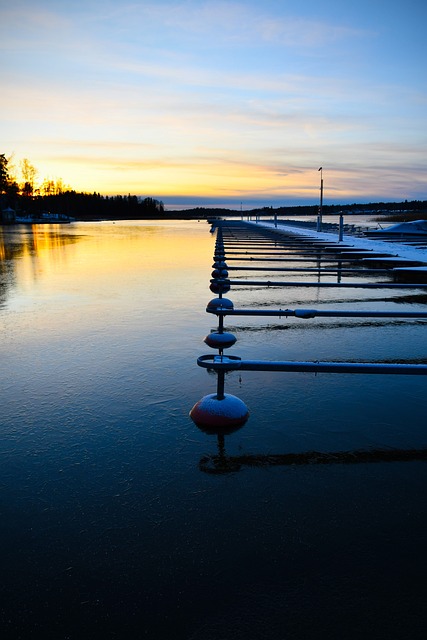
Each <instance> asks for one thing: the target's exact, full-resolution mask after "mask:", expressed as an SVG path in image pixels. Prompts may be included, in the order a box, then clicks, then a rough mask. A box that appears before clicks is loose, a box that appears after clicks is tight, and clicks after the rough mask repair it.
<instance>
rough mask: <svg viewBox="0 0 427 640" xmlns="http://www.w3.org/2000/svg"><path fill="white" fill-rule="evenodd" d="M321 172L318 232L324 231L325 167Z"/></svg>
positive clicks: (320, 169)
mask: <svg viewBox="0 0 427 640" xmlns="http://www.w3.org/2000/svg"><path fill="white" fill-rule="evenodd" d="M318 171H320V205H319V212H318V214H317V231H321V230H322V208H323V167H319V169H318Z"/></svg>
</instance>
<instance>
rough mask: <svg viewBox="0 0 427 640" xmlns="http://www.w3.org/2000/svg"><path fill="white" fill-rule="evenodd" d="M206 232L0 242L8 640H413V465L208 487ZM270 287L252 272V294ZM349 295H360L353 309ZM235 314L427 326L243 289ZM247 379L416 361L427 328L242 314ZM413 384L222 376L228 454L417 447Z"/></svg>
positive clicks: (154, 226) (295, 469) (169, 229)
mask: <svg viewBox="0 0 427 640" xmlns="http://www.w3.org/2000/svg"><path fill="white" fill-rule="evenodd" d="M213 251H214V237H213V236H212V235H211V234H210V233H209V226H208V225H207V224H206V223H205V222H200V223H197V222H165V223H159V224H158V223H126V222H120V223H116V224H111V223H97V224H95V223H94V224H88V223H86V224H73V225H69V226H63V227H59V226H35V227H33V228H30V227H3V229H2V230H1V231H0V256H1V262H0V269H1V271H0V321H1V328H2V340H1V361H2V366H1V368H0V371H1V373H0V376H1V377H0V384H1V387H0V388H1V399H2V400H1V407H2V408H1V418H0V421H1V439H0V455H1V465H0V487H1V494H0V496H1V512H2V517H1V524H0V527H1V533H0V540H1V549H2V580H1V590H2V596H1V601H0V611H1V628H0V630H1V634H0V637H1V638H13V639H15V638H23V639H26V638H45V639H48V638H55V639H62V638H64V639H65V638H72V639H76V640H80V639H86V638H88V639H90V638H98V637H99V638H120V639H127V638H131V639H133V638H150V639H151V638H152V639H156V640H157V639H158V640H163V639H169V638H175V639H177V640H196V639H197V640H198V639H203V640H229V639H230V640H234V639H236V640H240V639H248V638H249V639H252V638H254V639H257V640H258V639H262V640H264V639H266V640H273V639H274V640H276V639H282V638H298V639H299V638H302V639H305V638H309V639H311V638H333V639H337V640H338V639H340V640H341V639H351V640H352V639H359V638H375V639H377V638H381V639H382V638H384V639H387V640H389V639H393V640H394V639H396V640H397V639H401V638H405V639H406V638H416V639H417V638H421V637H422V638H424V637H425V625H426V623H427V615H426V613H425V599H426V596H427V589H426V586H425V571H426V568H427V567H426V551H425V531H426V527H427V514H426V500H425V494H426V487H427V483H426V481H427V473H426V466H425V463H423V462H417V461H411V462H398V463H397V462H394V463H374V464H354V465H343V464H342V465H340V464H337V465H332V464H331V465H302V466H279V467H269V466H265V467H262V468H250V467H247V466H244V465H242V467H241V470H240V471H239V472H237V471H236V472H234V473H226V474H209V473H206V472H205V470H204V467H203V465H201V466H200V465H199V463H200V461H203V460H204V459H206V457H207V456H213V455H215V454H216V453H217V452H218V449H217V441H216V438H215V436H208V435H206V434H204V433H202V432H201V431H200V430H199V429H198V428H197V427H195V425H194V424H193V423H192V422H191V420H190V419H189V417H188V412H189V410H190V408H191V407H192V406H193V404H194V403H195V402H196V401H197V400H199V399H200V398H201V397H202V396H204V395H206V394H207V393H212V392H214V391H215V377H214V376H213V375H211V374H209V373H207V371H205V370H203V369H201V368H199V367H197V365H196V359H197V357H198V356H199V355H201V354H203V353H209V348H208V347H206V345H204V343H203V337H204V336H205V335H206V334H207V333H209V332H210V330H211V329H212V328H214V327H215V326H216V319H215V317H214V316H211V315H208V314H206V312H205V307H206V303H207V302H208V301H209V300H210V299H211V298H212V297H213V295H212V294H211V293H210V292H209V289H208V284H209V278H210V272H211V264H212V255H213ZM264 276H265V279H267V278H268V275H267V274H263V277H264ZM355 292H356V293H355ZM228 297H230V298H232V299H233V301H234V303H235V306H241V307H243V306H255V305H268V306H272V307H277V306H287V307H290V308H292V307H295V306H305V307H308V306H309V307H316V306H318V305H320V304H322V303H325V302H326V303H327V304H328V306H329V307H330V308H334V306H337V305H339V304H342V303H345V304H344V306H345V307H354V308H365V309H366V308H369V309H378V308H385V307H386V306H387V305H388V306H390V305H392V306H393V308H396V309H400V308H401V309H407V310H416V309H418V308H419V309H423V310H425V308H426V301H427V296H426V295H425V294H423V293H422V291H421V290H417V289H414V290H411V291H405V292H400V293H398V292H389V291H384V290H373V291H369V292H368V293H367V292H366V291H363V290H342V291H340V290H338V289H337V290H334V289H330V290H328V289H286V290H281V289H276V290H275V289H261V288H250V289H248V288H241V289H236V290H235V291H232V292H230V294H228ZM227 327H228V328H229V329H231V330H233V332H234V333H235V334H236V335H237V337H238V342H237V344H236V345H235V347H233V349H232V351H231V352H232V353H235V354H237V355H240V356H242V357H247V358H251V359H301V360H304V359H307V360H334V359H337V360H346V359H349V360H353V361H415V360H416V361H419V362H427V340H426V323H425V322H423V321H419V320H418V321H417V320H411V321H407V322H402V321H398V320H383V321H380V322H376V321H373V320H366V319H365V320H363V319H360V320H346V319H339V320H334V319H318V320H310V321H301V320H295V319H291V318H289V319H287V320H286V319H282V320H279V319H274V318H269V319H265V318H264V319H263V318H233V321H232V322H231V323H229V324H228V325H227ZM426 384H427V380H426V379H425V378H423V377H421V376H420V377H417V378H415V377H412V376H407V377H406V376H402V377H400V376H399V377H397V376H351V375H344V376H339V375H331V374H329V375H326V374H320V375H317V376H315V375H312V374H284V373H283V374H282V373H268V372H262V373H255V372H241V373H240V374H239V373H236V372H235V373H232V374H230V375H228V376H227V379H226V391H227V392H229V393H234V394H235V395H237V396H239V397H240V398H242V399H243V400H244V401H245V402H246V404H247V405H248V407H249V409H250V412H251V416H250V419H249V421H248V423H247V424H246V425H245V426H244V427H243V428H242V429H240V430H239V431H237V432H236V433H234V434H232V435H230V436H228V437H226V439H225V450H226V454H227V455H232V456H242V455H245V454H253V455H258V454H284V453H288V452H293V453H298V452H306V451H310V450H314V449H315V450H318V451H322V452H337V451H344V450H345V451H348V450H360V449H380V448H405V449H410V448H421V447H425V446H426V444H427V443H426Z"/></svg>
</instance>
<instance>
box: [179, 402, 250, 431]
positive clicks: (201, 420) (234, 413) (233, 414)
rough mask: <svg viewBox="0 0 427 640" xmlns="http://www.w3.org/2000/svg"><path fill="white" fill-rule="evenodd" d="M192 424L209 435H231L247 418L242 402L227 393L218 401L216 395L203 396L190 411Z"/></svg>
mask: <svg viewBox="0 0 427 640" xmlns="http://www.w3.org/2000/svg"><path fill="white" fill-rule="evenodd" d="M190 418H191V419H192V420H193V422H194V423H195V424H196V425H197V426H198V427H200V428H201V429H203V431H205V430H209V431H210V432H211V433H220V432H221V433H224V434H225V433H231V431H234V430H236V429H238V428H239V427H242V426H243V425H244V424H245V422H246V421H247V419H248V418H249V411H248V408H247V406H246V405H245V403H244V402H243V400H240V398H237V397H236V396H233V395H231V394H229V393H226V394H224V397H223V398H222V399H221V400H219V399H218V396H217V394H216V393H211V394H209V395H208V396H204V397H203V398H202V399H201V400H199V402H196V404H195V405H194V407H193V408H192V409H191V411H190Z"/></svg>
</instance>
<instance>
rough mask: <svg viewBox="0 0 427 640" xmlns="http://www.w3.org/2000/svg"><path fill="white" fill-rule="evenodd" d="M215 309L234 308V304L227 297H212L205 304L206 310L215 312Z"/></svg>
mask: <svg viewBox="0 0 427 640" xmlns="http://www.w3.org/2000/svg"><path fill="white" fill-rule="evenodd" d="M217 309H229V310H230V311H231V310H232V309H234V304H233V303H232V302H231V300H230V299H229V298H213V299H212V300H210V301H209V302H208V304H207V306H206V311H209V312H211V313H215V311H216V310H217Z"/></svg>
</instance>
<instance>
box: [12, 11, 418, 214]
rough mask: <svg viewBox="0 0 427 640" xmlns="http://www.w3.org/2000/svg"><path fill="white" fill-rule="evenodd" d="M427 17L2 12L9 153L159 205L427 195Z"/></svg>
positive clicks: (85, 184) (82, 183)
mask: <svg viewBox="0 0 427 640" xmlns="http://www.w3.org/2000/svg"><path fill="white" fill-rule="evenodd" d="M426 18H427V5H426V4H425V3H421V2H418V1H414V0H408V1H407V2H397V1H396V0H389V1H386V0H371V1H370V2H368V1H366V0H359V1H358V2H357V3H346V2H342V1H341V2H337V1H335V0H329V1H328V0H324V1H323V2H312V1H310V0H309V1H305V2H303V3H295V2H293V3H291V2H288V1H287V0H283V1H278V0H265V1H264V2H262V3H260V2H253V1H252V0H249V1H245V2H243V1H240V2H239V1H236V2H229V1H228V0H225V1H221V0H219V1H205V0H197V1H195V0H187V1H180V0H175V1H170V0H153V1H147V2H146V1H140V0H136V1H134V2H126V1H116V2H110V1H109V0H107V1H104V0H85V1H83V2H81V1H80V0H75V1H73V2H65V1H64V2H63V1H60V0H52V1H51V0H32V1H30V0H15V2H14V3H13V5H12V3H7V4H6V3H5V2H4V0H0V51H1V54H0V55H1V66H0V69H1V71H0V81H1V86H2V99H1V102H0V113H1V118H0V140H1V145H0V153H5V154H6V156H8V157H9V156H11V161H10V164H11V166H13V164H14V165H15V166H16V174H17V177H18V178H19V164H20V161H21V160H22V159H23V158H28V159H29V160H30V162H31V163H32V164H33V165H34V166H35V167H36V168H37V170H38V180H39V182H40V183H41V182H42V181H43V180H44V179H46V178H49V179H58V178H61V179H62V180H63V181H64V183H65V184H69V185H70V186H71V187H72V188H74V189H76V190H79V191H80V190H82V191H88V192H92V191H97V192H100V193H103V194H108V193H109V194H116V193H117V194H118V193H123V194H127V193H133V194H141V195H150V196H153V197H158V198H160V199H162V200H163V201H164V202H165V203H166V204H168V203H178V202H181V203H182V202H191V203H197V204H204V203H206V204H209V203H211V202H218V203H232V202H236V203H238V204H239V205H240V202H243V204H244V205H246V206H247V205H249V204H252V203H258V204H262V205H265V206H270V205H273V206H275V205H286V204H293V203H301V204H303V203H306V202H307V203H308V202H316V201H318V198H319V173H318V171H317V170H318V168H319V167H320V166H323V177H324V184H325V192H324V201H325V204H326V203H327V202H328V201H329V202H341V203H349V202H370V201H377V200H387V201H389V200H391V201H392V200H395V201H398V200H405V199H408V200H412V199H423V200H424V199H427V188H426V185H427V181H426V169H427V154H426V151H427V86H426V84H427V73H426V70H425V66H426V62H427V55H426V54H427V45H426V37H425V24H426V23H427V20H426Z"/></svg>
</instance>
